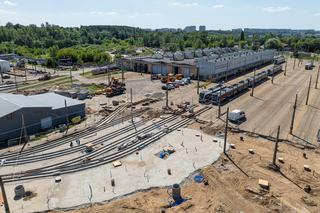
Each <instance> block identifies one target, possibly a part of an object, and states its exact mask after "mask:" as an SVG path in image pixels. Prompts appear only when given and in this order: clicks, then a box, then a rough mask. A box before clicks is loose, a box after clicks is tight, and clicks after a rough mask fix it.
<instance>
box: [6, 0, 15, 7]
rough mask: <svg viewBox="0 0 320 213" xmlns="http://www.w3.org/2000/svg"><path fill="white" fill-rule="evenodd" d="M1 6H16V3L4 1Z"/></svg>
mask: <svg viewBox="0 0 320 213" xmlns="http://www.w3.org/2000/svg"><path fill="white" fill-rule="evenodd" d="M3 4H5V5H9V6H16V5H17V3H15V2H12V1H8V0H6V1H4V2H3Z"/></svg>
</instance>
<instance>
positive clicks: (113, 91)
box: [106, 77, 126, 97]
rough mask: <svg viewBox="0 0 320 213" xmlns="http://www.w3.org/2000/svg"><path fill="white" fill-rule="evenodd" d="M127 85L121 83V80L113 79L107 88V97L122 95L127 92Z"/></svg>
mask: <svg viewBox="0 0 320 213" xmlns="http://www.w3.org/2000/svg"><path fill="white" fill-rule="evenodd" d="M125 86H126V84H125V83H122V82H120V81H119V79H117V78H115V77H112V78H111V81H110V83H109V85H108V86H107V88H106V95H107V97H113V96H117V95H122V94H123V93H125V91H126V87H125Z"/></svg>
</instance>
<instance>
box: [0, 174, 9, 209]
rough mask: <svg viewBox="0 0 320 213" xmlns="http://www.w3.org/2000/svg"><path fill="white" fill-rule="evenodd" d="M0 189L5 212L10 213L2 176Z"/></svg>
mask: <svg viewBox="0 0 320 213" xmlns="http://www.w3.org/2000/svg"><path fill="white" fill-rule="evenodd" d="M0 187H1V193H2V198H3V202H4V209H5V212H6V213H10V209H9V203H8V199H7V195H6V191H5V188H4V184H3V181H2V177H1V176H0Z"/></svg>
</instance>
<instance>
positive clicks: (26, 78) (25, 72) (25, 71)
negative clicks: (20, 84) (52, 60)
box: [24, 68, 28, 83]
mask: <svg viewBox="0 0 320 213" xmlns="http://www.w3.org/2000/svg"><path fill="white" fill-rule="evenodd" d="M24 77H25V82H26V83H27V81H28V77H27V68H24Z"/></svg>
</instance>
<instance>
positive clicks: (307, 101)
mask: <svg viewBox="0 0 320 213" xmlns="http://www.w3.org/2000/svg"><path fill="white" fill-rule="evenodd" d="M311 81H312V76H310V81H309V87H308V94H307V100H306V105H308V103H309V95H310V89H311Z"/></svg>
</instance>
